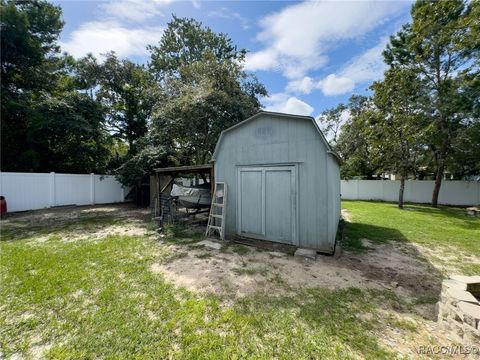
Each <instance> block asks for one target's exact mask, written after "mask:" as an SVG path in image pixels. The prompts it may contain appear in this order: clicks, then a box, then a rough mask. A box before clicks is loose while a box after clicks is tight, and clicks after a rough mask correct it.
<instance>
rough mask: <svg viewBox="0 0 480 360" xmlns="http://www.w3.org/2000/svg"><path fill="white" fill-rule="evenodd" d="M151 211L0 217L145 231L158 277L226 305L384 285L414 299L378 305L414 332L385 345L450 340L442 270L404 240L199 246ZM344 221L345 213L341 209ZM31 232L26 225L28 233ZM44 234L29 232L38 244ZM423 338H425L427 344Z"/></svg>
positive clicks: (91, 235) (391, 333) (80, 233)
mask: <svg viewBox="0 0 480 360" xmlns="http://www.w3.org/2000/svg"><path fill="white" fill-rule="evenodd" d="M149 214H150V212H149V210H148V209H139V208H136V207H133V206H131V205H111V206H94V207H74V208H64V209H50V210H42V211H35V212H29V213H18V214H13V215H11V216H10V217H9V218H8V219H6V220H3V221H2V224H5V225H8V227H18V228H19V229H20V228H23V229H25V228H28V227H35V226H38V224H39V223H41V224H42V226H45V225H49V224H50V225H52V229H57V230H58V231H56V230H55V231H54V232H55V235H56V236H60V237H61V238H62V239H63V240H65V241H75V240H79V239H87V238H88V239H97V240H100V239H101V238H103V237H105V236H107V235H109V234H124V235H140V236H144V235H147V236H149V237H155V238H156V239H158V240H160V241H161V242H163V243H164V245H165V247H166V248H167V249H168V250H170V252H171V253H172V254H176V255H177V256H172V258H171V259H170V260H169V261H165V259H162V258H161V257H160V256H159V259H158V261H157V262H155V263H153V264H152V266H151V269H150V270H151V271H152V272H153V273H157V274H159V276H164V277H165V278H166V279H167V280H169V281H172V282H173V283H174V284H175V285H177V286H179V287H185V288H187V289H189V290H191V291H194V292H197V293H199V294H201V293H206V292H207V293H214V294H216V295H218V296H219V297H220V298H221V299H225V300H224V305H225V306H228V305H231V304H232V303H234V302H235V299H237V298H239V297H243V296H248V295H252V294H254V293H268V294H285V293H288V292H290V291H295V290H297V289H300V288H305V287H326V288H329V289H342V288H348V287H357V288H363V289H388V290H391V291H393V292H394V293H395V294H397V295H398V296H399V297H401V298H402V299H405V300H406V301H407V302H410V303H412V304H415V305H413V307H412V308H413V311H412V313H411V314H408V313H404V312H396V311H395V309H390V310H384V311H385V319H387V318H391V317H392V316H393V317H400V318H401V319H402V320H405V319H407V320H408V321H411V322H414V323H415V324H416V325H417V326H418V328H419V330H418V332H417V333H416V336H415V337H414V338H412V337H411V336H410V335H409V334H407V333H402V332H401V331H399V330H398V329H396V328H393V327H388V326H387V327H386V331H385V332H383V333H382V334H378V336H379V338H380V339H381V341H382V342H383V343H384V344H385V345H386V346H387V347H389V348H394V349H395V350H396V351H399V352H400V353H403V354H404V355H406V356H412V355H414V354H413V353H412V347H413V346H415V345H418V344H420V345H422V344H425V343H426V342H425V341H427V340H426V339H431V337H433V338H436V339H437V340H438V341H440V342H441V343H451V342H452V341H451V339H449V338H448V336H447V334H445V333H443V332H442V331H441V330H440V329H438V328H437V326H436V323H435V320H436V319H435V312H434V305H433V303H432V301H418V300H419V299H422V298H425V299H429V298H430V299H432V298H434V299H436V298H438V296H439V291H440V283H441V279H442V274H441V273H440V272H439V271H438V270H437V269H436V268H435V267H434V266H433V265H432V264H431V263H430V261H428V258H427V257H426V255H425V254H426V253H427V252H428V249H420V248H419V247H418V246H415V245H413V244H410V243H388V244H374V243H372V242H370V241H369V240H368V239H364V240H363V243H364V245H365V246H367V247H369V248H370V249H371V250H370V251H368V252H366V253H363V254H353V253H349V252H341V251H340V252H339V253H338V254H336V255H335V256H327V255H320V254H319V255H317V259H316V260H310V259H305V258H297V257H294V256H292V255H291V254H287V253H284V252H280V251H268V250H264V249H257V248H255V247H249V246H243V245H238V244H234V243H231V242H222V248H221V249H220V250H214V249H210V248H206V247H201V246H198V245H195V244H192V243H191V242H185V243H182V242H179V243H172V242H170V241H168V242H167V241H163V240H164V239H165V238H164V236H163V235H161V234H158V233H156V232H155V231H153V230H152V229H151V228H148V227H147V224H148V223H149V218H150V216H149ZM102 216H105V217H112V218H115V219H117V220H118V219H119V220H120V221H114V222H113V223H112V224H106V225H102V226H91V225H90V224H89V223H88V221H87V222H85V226H80V227H78V228H75V227H74V228H73V229H72V228H71V227H67V228H66V229H65V231H64V230H62V229H63V226H65V225H69V226H70V225H71V223H72V221H73V222H74V223H75V221H77V220H82V219H87V220H88V219H92V218H98V217H102ZM342 216H343V217H344V219H345V220H346V221H348V220H349V219H350V216H349V214H348V212H347V211H345V210H342ZM34 235H35V230H34V229H33V230H32V236H34ZM49 236H51V235H50V234H45V235H41V236H34V238H32V241H34V242H41V241H44V240H46V239H48V237H49ZM427 343H428V342H427Z"/></svg>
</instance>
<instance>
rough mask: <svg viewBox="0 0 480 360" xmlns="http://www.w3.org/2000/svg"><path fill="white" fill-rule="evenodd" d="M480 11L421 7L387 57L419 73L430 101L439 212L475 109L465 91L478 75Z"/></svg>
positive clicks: (466, 6) (439, 4) (471, 6)
mask: <svg viewBox="0 0 480 360" xmlns="http://www.w3.org/2000/svg"><path fill="white" fill-rule="evenodd" d="M479 6H480V3H479V2H478V1H471V2H466V1H461V0H448V1H417V2H416V3H415V4H414V5H413V7H412V12H411V14H412V24H411V25H405V26H404V27H403V28H402V30H401V31H400V32H399V33H398V34H397V35H395V36H393V37H391V40H390V43H389V44H388V46H387V49H386V50H385V52H384V58H385V61H386V63H387V64H388V65H390V67H392V68H407V69H409V70H411V71H413V72H415V73H416V75H417V77H418V79H420V80H422V81H423V83H424V86H425V90H426V91H425V92H426V93H427V94H428V96H429V100H428V102H426V103H427V104H429V108H427V109H425V113H426V114H428V115H429V119H430V126H429V129H430V132H429V133H428V134H427V135H428V140H427V143H428V146H429V148H430V150H431V151H432V153H433V158H434V162H435V167H436V169H435V186H434V190H433V194H432V206H433V207H436V206H437V204H438V195H439V192H440V186H441V182H442V178H443V176H444V173H445V170H446V166H447V164H448V161H449V159H450V157H451V155H452V146H453V144H454V142H455V138H456V137H457V135H458V134H459V133H460V132H461V129H462V128H463V127H464V124H463V123H464V120H465V119H466V118H469V117H470V116H471V111H472V108H473V107H474V103H472V100H474V99H472V97H471V94H469V93H468V92H465V91H464V90H465V86H466V85H467V86H468V83H469V81H471V79H472V78H474V77H475V76H476V75H478V61H474V58H473V57H474V56H475V55H476V56H478V51H479V48H480V37H478V36H477V37H475V34H478V22H479V20H478V17H477V15H478V13H479V10H478V7H479ZM477 99H478V96H477ZM474 101H475V100H474ZM477 101H478V100H477Z"/></svg>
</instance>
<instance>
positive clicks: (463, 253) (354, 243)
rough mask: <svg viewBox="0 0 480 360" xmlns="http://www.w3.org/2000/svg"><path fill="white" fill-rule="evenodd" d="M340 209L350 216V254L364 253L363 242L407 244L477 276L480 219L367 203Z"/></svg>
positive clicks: (451, 211)
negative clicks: (433, 253) (416, 245)
mask: <svg viewBox="0 0 480 360" xmlns="http://www.w3.org/2000/svg"><path fill="white" fill-rule="evenodd" d="M342 208H344V209H347V210H348V211H349V212H350V213H351V216H352V219H351V223H350V224H348V225H347V226H346V227H345V232H344V237H345V239H344V246H345V247H346V248H348V249H350V250H359V251H362V250H365V249H364V247H363V246H362V242H361V239H362V238H366V239H369V240H371V241H373V242H378V243H384V242H388V241H402V242H410V243H415V244H418V245H421V246H424V247H426V248H428V249H431V250H433V251H434V252H435V251H436V252H438V253H439V254H442V253H443V254H446V255H448V256H451V257H453V259H452V260H451V264H450V265H452V266H453V267H457V268H458V269H459V270H460V271H461V272H464V273H466V274H472V275H473V274H480V263H479V260H478V259H479V257H480V219H479V218H478V217H472V216H468V215H467V214H466V211H465V209H461V208H453V207H446V206H440V207H439V208H437V209H435V208H432V207H430V206H428V205H416V204H407V205H406V206H405V209H403V210H401V209H399V208H398V207H397V205H396V204H394V203H380V202H369V201H342ZM470 255H473V257H472V258H469V256H470ZM455 258H456V259H455ZM437 260H438V261H440V259H437Z"/></svg>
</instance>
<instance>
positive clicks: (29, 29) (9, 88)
mask: <svg viewBox="0 0 480 360" xmlns="http://www.w3.org/2000/svg"><path fill="white" fill-rule="evenodd" d="M60 16H61V10H60V8H59V7H57V6H54V5H52V4H49V3H46V2H43V1H24V2H19V1H8V2H5V1H4V0H2V1H1V7H0V35H1V49H2V51H1V79H2V81H1V88H0V91H1V94H2V96H1V128H2V135H1V142H2V145H1V146H2V157H1V162H2V169H3V171H6V170H7V171H8V170H10V171H12V170H13V171H15V170H17V171H22V170H29V169H31V168H32V161H33V160H34V158H35V157H36V154H35V152H34V151H32V150H31V148H30V145H29V141H30V135H29V133H28V124H27V122H28V114H29V113H30V111H31V109H32V104H33V103H34V101H35V98H36V96H37V95H38V93H39V92H42V91H52V90H53V88H54V87H55V84H56V82H57V73H56V70H57V69H58V67H59V65H61V62H62V59H61V58H60V57H59V56H58V55H59V48H58V45H57V39H58V36H59V34H60V31H61V30H62V27H63V22H62V20H61V18H60Z"/></svg>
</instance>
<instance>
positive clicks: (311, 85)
mask: <svg viewBox="0 0 480 360" xmlns="http://www.w3.org/2000/svg"><path fill="white" fill-rule="evenodd" d="M316 87H317V84H316V82H315V81H314V80H313V79H312V78H311V77H310V76H305V77H303V79H298V80H292V81H290V82H289V83H288V85H287V90H288V91H292V92H300V93H303V94H310V93H311V92H312V90H313V89H315V88H316Z"/></svg>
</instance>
